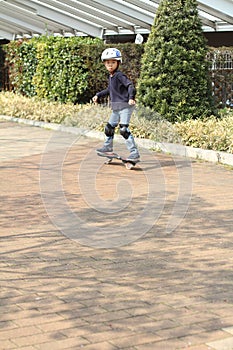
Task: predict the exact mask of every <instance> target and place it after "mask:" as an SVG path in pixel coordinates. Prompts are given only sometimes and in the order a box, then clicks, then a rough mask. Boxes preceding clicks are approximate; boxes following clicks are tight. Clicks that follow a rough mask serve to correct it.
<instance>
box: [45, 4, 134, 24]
mask: <svg viewBox="0 0 233 350" xmlns="http://www.w3.org/2000/svg"><path fill="white" fill-rule="evenodd" d="M48 3H49V4H52V3H54V4H56V6H58V7H59V8H60V9H64V10H65V11H66V12H71V13H72V14H74V15H75V16H77V17H79V18H84V19H86V20H87V21H89V22H93V23H95V24H96V25H100V26H102V27H104V28H106V27H107V28H109V29H112V30H117V28H118V27H119V26H120V27H125V28H128V29H132V24H129V22H126V21H122V20H121V19H120V18H114V17H113V16H111V15H110V14H108V12H106V8H105V11H100V10H98V9H97V8H96V7H93V6H92V7H91V6H89V5H88V4H87V2H86V1H85V3H84V4H83V3H81V2H80V1H79V2H78V1H75V2H74V1H72V0H66V2H65V4H64V2H63V1H61V0H53V1H51V0H50V1H49V2H48ZM92 5H93V4H92Z"/></svg>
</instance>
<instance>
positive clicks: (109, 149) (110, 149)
mask: <svg viewBox="0 0 233 350" xmlns="http://www.w3.org/2000/svg"><path fill="white" fill-rule="evenodd" d="M96 152H100V153H108V152H113V149H112V147H108V146H103V147H101V148H98V149H97V150H96Z"/></svg>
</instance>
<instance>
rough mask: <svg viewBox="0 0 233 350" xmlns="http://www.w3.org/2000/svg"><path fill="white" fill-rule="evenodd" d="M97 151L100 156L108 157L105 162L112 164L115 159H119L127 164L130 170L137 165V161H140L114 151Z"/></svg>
mask: <svg viewBox="0 0 233 350" xmlns="http://www.w3.org/2000/svg"><path fill="white" fill-rule="evenodd" d="M96 152H97V155H98V156H100V157H105V158H107V159H106V161H105V162H104V164H110V163H111V162H112V160H113V159H118V160H120V161H121V162H122V163H123V164H124V165H125V167H126V169H128V170H131V169H132V168H133V167H135V166H136V164H137V163H139V162H140V160H139V159H135V160H131V159H127V158H124V157H122V156H120V155H119V154H117V153H114V152H98V151H96Z"/></svg>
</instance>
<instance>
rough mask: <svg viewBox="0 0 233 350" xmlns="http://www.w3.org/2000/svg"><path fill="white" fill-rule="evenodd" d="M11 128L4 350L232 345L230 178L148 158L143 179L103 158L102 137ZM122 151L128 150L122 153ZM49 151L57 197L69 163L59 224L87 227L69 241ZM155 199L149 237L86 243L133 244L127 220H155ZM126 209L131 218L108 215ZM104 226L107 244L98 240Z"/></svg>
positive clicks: (3, 260) (2, 178)
mask: <svg viewBox="0 0 233 350" xmlns="http://www.w3.org/2000/svg"><path fill="white" fill-rule="evenodd" d="M1 126H4V128H0V145H1V146H2V148H3V149H4V158H2V159H1V160H0V167H1V172H0V191H1V196H2V201H3V202H4V208H2V210H1V212H0V221H1V233H0V236H1V239H0V250H1V256H0V269H1V290H0V344H1V346H0V347H2V346H4V349H6V350H7V349H10V350H18V349H20V350H32V349H33V350H46V349H49V350H53V349H55V350H58V349H69V350H72V349H75V350H76V349H79V348H85V349H87V350H91V349H94V350H115V349H121V348H123V349H127V350H136V349H137V350H146V349H147V350H148V349H150V350H160V349H163V350H169V349H171V350H175V349H182V350H184V349H186V348H187V349H189V348H190V349H191V350H209V349H208V347H211V348H213V347H212V345H214V346H216V347H217V346H220V347H221V346H228V345H229V344H230V341H231V336H232V333H233V331H232V327H233V316H232V314H233V297H232V287H233V285H232V266H233V249H232V248H233V244H232V242H233V233H232V227H233V217H232V203H233V173H232V170H230V169H226V168H224V167H223V166H216V165H214V164H209V163H204V162H197V161H192V162H190V163H189V162H187V159H184V158H180V157H174V156H172V155H164V154H156V153H155V152H150V151H145V150H143V149H142V150H141V151H142V152H141V153H142V162H141V163H140V166H139V167H138V170H137V171H136V170H135V171H130V172H129V171H126V169H125V167H124V166H121V164H120V163H119V164H118V165H117V164H115V165H109V166H106V165H104V164H103V159H101V158H100V157H96V154H95V148H96V147H97V146H98V145H99V141H98V140H95V139H87V138H79V137H77V136H75V137H74V136H73V135H72V134H64V133H60V132H53V131H50V130H45V129H43V130H42V129H40V128H33V127H29V126H23V125H18V124H12V123H5V122H4V123H1ZM46 147H47V148H46ZM45 148H46V152H47V153H44V150H45ZM116 149H119V151H122V152H123V151H124V144H123V145H122V144H116ZM45 154H46V155H47V156H48V159H49V161H50V162H51V163H48V164H47V170H48V169H50V170H51V171H50V172H48V178H47V181H45V184H44V185H46V186H47V187H46V191H47V194H48V193H51V194H54V192H53V190H54V188H55V184H56V183H55V180H56V174H57V171H59V166H60V165H59V164H62V169H60V170H62V171H61V172H60V173H59V174H60V175H61V176H60V178H59V181H60V183H61V184H62V189H61V193H60V192H59V191H58V192H56V198H55V199H56V201H55V202H54V203H55V206H54V207H53V208H54V214H56V215H57V213H58V214H59V210H61V209H62V211H61V213H60V214H59V215H58V216H57V217H56V218H57V219H58V218H63V217H64V218H65V217H66V213H67V210H68V212H69V213H72V216H74V217H79V218H81V220H82V221H81V223H82V224H81V226H79V227H78V228H79V230H77V232H78V233H80V231H81V229H82V227H83V226H85V225H86V224H88V231H86V234H85V235H84V236H82V237H75V239H70V238H69V237H67V235H66V234H65V233H64V230H59V225H57V226H56V225H54V222H53V221H51V219H52V216H51V215H50V214H51V213H49V211H48V208H45V202H43V198H42V196H41V195H42V193H41V191H42V187H43V186H42V187H41V185H42V184H41V183H40V181H41V167H42V163H41V160H42V158H41V157H42V156H45ZM63 156H64V158H63V159H62V162H60V163H59V161H60V160H61V157H63ZM140 169H141V170H140ZM93 171H94V175H93ZM93 179H94V180H93ZM150 181H151V188H149V187H148V184H149V183H150ZM130 187H131V188H132V189H133V191H132V192H130V196H129V198H128V197H127V194H128V193H129V192H128V189H129V188H130ZM44 189H45V187H44ZM149 189H150V190H149ZM90 190H91V193H90V194H91V196H89V197H88V191H90ZM150 191H151V192H152V191H153V193H148V192H150ZM43 194H44V192H43ZM150 194H151V195H152V198H156V202H154V204H153V206H149V207H148V208H147V209H146V211H148V210H149V212H150V213H152V211H153V209H156V208H157V207H161V208H160V209H161V210H160V211H159V215H158V217H156V220H155V222H154V223H153V224H152V225H149V226H147V224H148V223H147V221H145V222H143V218H141V220H139V222H137V225H136V226H135V230H136V231H137V229H139V230H141V229H144V227H146V228H147V230H146V232H145V234H143V235H141V236H140V237H134V239H132V241H131V242H130V243H129V244H125V245H124V244H122V246H120V247H118V248H115V247H113V246H111V245H110V247H109V248H105V249H102V248H99V247H93V246H92V245H91V244H83V242H86V241H85V239H86V238H87V237H89V235H91V236H90V237H92V238H93V237H94V238H95V239H94V242H95V243H99V242H101V239H105V238H106V239H107V240H108V239H109V237H111V239H114V235H115V234H116V232H115V230H116V228H117V227H119V226H120V231H121V232H120V233H119V232H118V238H119V237H120V239H123V241H124V239H125V238H127V233H128V231H127V227H128V226H127V225H128V223H129V222H131V223H133V224H134V223H135V218H137V216H140V214H141V213H146V212H143V210H144V207H145V205H146V204H148V203H149V199H150V196H148V195H150ZM93 195H94V196H95V195H96V196H97V204H98V207H97V208H96V207H95V205H94V204H93V202H92V201H93V198H94V197H93ZM87 197H88V198H87ZM92 197H93V198H92ZM61 198H62V199H64V200H65V201H63V200H61ZM119 199H121V200H122V202H121V201H119ZM128 200H129V201H128ZM61 202H62V204H64V203H63V202H65V204H66V206H65V207H64V206H61V207H60V204H61ZM99 203H101V205H99ZM119 203H120V204H123V209H122V207H120V210H116V211H115V212H114V211H113V212H112V213H108V212H107V209H109V208H112V205H113V204H114V205H117V204H119ZM185 203H188V204H187V206H185ZM101 206H102V207H104V208H105V209H104V212H102V211H101ZM63 209H65V210H63ZM176 209H177V212H176ZM177 220H178V221H177ZM174 222H175V223H176V224H177V225H175V227H174V230H173V231H172V232H169V233H168V232H167V231H166V230H167V227H168V226H169V225H170V224H171V223H172V224H174ZM67 223H68V224H69V225H70V221H69V220H67ZM97 228H101V230H100V231H99V232H106V230H108V231H107V232H108V233H109V236H108V237H104V235H103V234H99V235H98V236H95V233H96V229H97ZM72 229H74V226H72ZM104 230H105V231H104ZM75 232H76V231H75ZM111 235H112V236H111ZM76 238H78V239H76ZM79 238H80V239H81V240H80V239H79ZM111 242H112V241H111ZM92 243H93V240H92ZM123 243H124V242H123ZM97 246H98V244H97ZM227 339H228V340H227ZM224 341H225V343H224ZM228 342H229V343H228ZM208 344H212V345H211V346H210V345H208ZM229 346H231V345H229ZM216 349H217V350H219V349H218V348H216ZM1 350H2V349H1ZM221 350H223V349H221Z"/></svg>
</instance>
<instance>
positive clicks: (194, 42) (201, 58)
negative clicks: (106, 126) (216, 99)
mask: <svg viewBox="0 0 233 350" xmlns="http://www.w3.org/2000/svg"><path fill="white" fill-rule="evenodd" d="M207 51H208V47H207V43H206V40H205V38H204V35H203V32H202V26H201V21H200V18H199V16H198V10H197V2H196V0H176V1H174V0H161V2H160V5H159V7H158V10H157V12H156V16H155V20H154V24H153V26H152V29H151V33H150V35H149V37H148V41H147V42H146V44H145V51H144V55H143V57H142V66H141V72H140V77H139V80H138V87H137V90H138V102H139V104H140V105H142V106H146V107H150V108H151V109H152V110H155V111H156V112H158V113H160V114H161V115H162V116H164V117H165V118H166V119H167V120H169V121H171V122H175V121H177V120H186V119H195V118H199V117H205V116H209V115H210V114H213V113H214V110H215V109H214V103H213V98H212V93H211V85H210V77H209V73H208V62H207V60H206V54H207Z"/></svg>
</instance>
